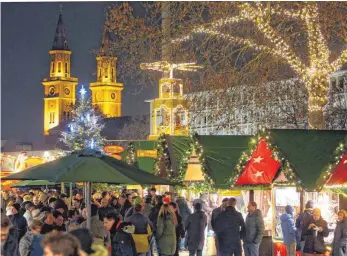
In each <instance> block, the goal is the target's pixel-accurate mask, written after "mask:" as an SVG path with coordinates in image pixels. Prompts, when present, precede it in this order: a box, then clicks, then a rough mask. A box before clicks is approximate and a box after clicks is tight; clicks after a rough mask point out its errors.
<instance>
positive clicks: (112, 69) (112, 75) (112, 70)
mask: <svg viewBox="0 0 347 256" xmlns="http://www.w3.org/2000/svg"><path fill="white" fill-rule="evenodd" d="M111 72H112V73H111V78H112V79H113V77H114V68H111Z"/></svg>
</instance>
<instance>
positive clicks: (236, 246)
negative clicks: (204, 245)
mask: <svg viewBox="0 0 347 256" xmlns="http://www.w3.org/2000/svg"><path fill="white" fill-rule="evenodd" d="M236 202H237V201H236V199H235V198H230V199H229V200H228V202H227V204H226V207H225V209H224V211H222V212H221V213H220V214H219V215H218V216H217V217H216V220H215V232H216V240H217V245H218V248H217V251H218V253H219V254H218V255H235V256H241V254H242V248H241V239H242V238H243V237H244V235H245V222H244V220H243V217H242V214H241V213H239V212H238V211H236V209H235V207H236Z"/></svg>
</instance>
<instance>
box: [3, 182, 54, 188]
mask: <svg viewBox="0 0 347 256" xmlns="http://www.w3.org/2000/svg"><path fill="white" fill-rule="evenodd" d="M54 185H57V183H55V182H50V181H47V180H25V181H22V182H18V183H16V184H13V185H11V186H10V187H12V188H21V187H34V186H54Z"/></svg>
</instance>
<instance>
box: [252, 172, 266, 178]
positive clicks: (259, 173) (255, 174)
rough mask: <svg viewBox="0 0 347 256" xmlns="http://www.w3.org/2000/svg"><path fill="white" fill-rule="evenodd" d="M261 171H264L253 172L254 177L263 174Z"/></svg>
mask: <svg viewBox="0 0 347 256" xmlns="http://www.w3.org/2000/svg"><path fill="white" fill-rule="evenodd" d="M263 173H264V171H257V172H256V173H254V177H256V178H260V177H262V176H263Z"/></svg>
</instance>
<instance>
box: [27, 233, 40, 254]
mask: <svg viewBox="0 0 347 256" xmlns="http://www.w3.org/2000/svg"><path fill="white" fill-rule="evenodd" d="M42 239H43V235H34V238H33V240H32V242H31V247H30V254H29V256H42V255H43V248H42V246H41V242H42Z"/></svg>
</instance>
